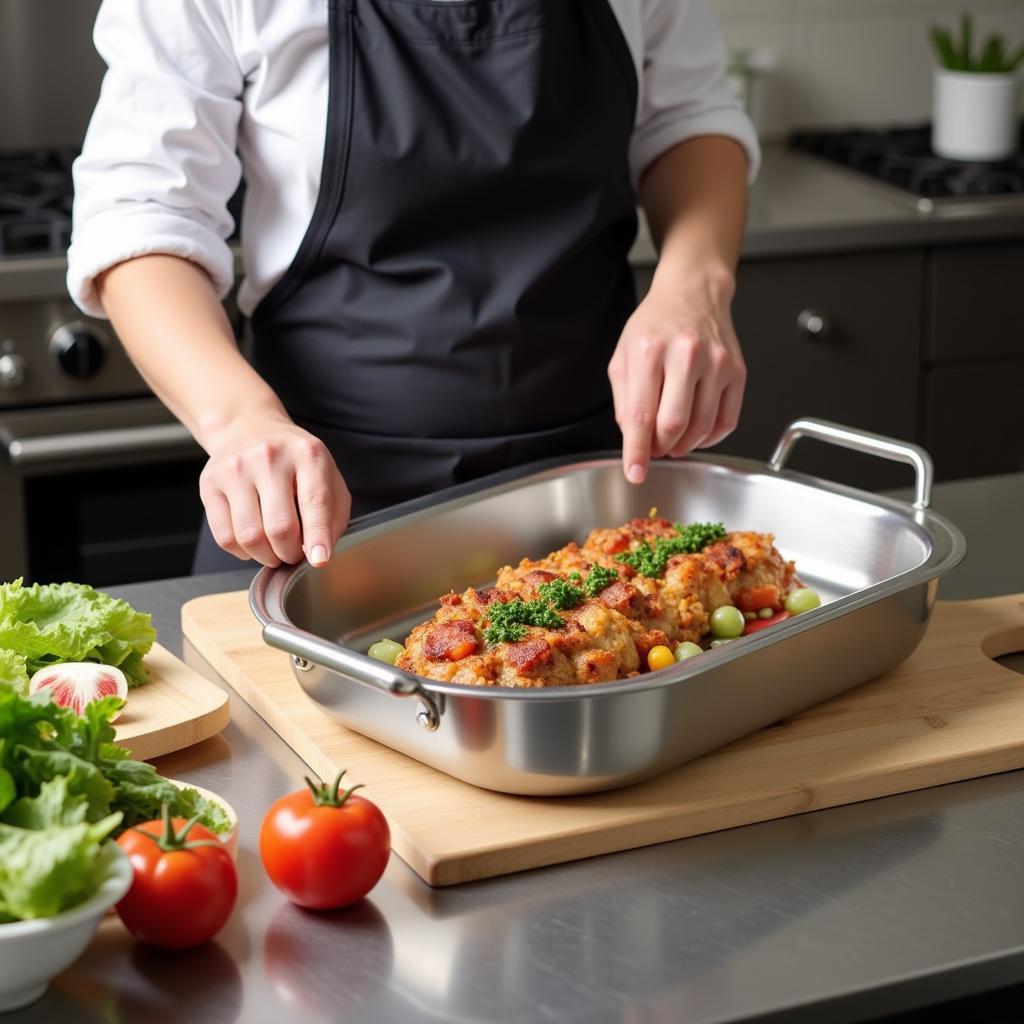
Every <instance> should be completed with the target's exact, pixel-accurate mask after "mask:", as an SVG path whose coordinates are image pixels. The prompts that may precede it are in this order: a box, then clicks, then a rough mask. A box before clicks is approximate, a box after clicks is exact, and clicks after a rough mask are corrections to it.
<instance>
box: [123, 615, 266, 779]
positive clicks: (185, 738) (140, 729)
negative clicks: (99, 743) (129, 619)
mask: <svg viewBox="0 0 1024 1024" xmlns="http://www.w3.org/2000/svg"><path fill="white" fill-rule="evenodd" d="M257 633H258V631H257ZM146 667H147V668H148V669H149V682H148V683H145V684H144V685H142V686H136V687H134V688H133V689H131V690H129V691H128V700H127V702H126V703H125V706H124V710H123V711H122V712H121V714H120V717H119V718H118V719H117V721H116V722H115V723H114V728H115V730H116V732H117V737H116V738H117V742H118V743H120V744H121V746H123V747H127V748H128V749H129V750H130V751H131V752H132V757H134V758H135V759H136V760H138V761H148V760H150V759H151V758H154V757H159V756H160V755H161V754H169V753H170V752H171V751H172V750H181V748H182V747H189V746H191V745H192V744H193V743H198V742H199V741H200V740H205V739H209V737H211V736H213V735H214V734H215V733H218V732H220V731H221V729H223V728H224V727H225V726H226V725H227V724H228V719H229V717H230V715H229V710H228V695H227V694H226V693H225V692H224V691H223V690H222V689H221V688H220V687H219V686H215V685H214V684H213V683H211V682H210V681H209V680H208V679H206V678H204V677H203V676H201V675H200V674H199V673H198V672H196V671H194V670H193V669H190V668H189V667H188V665H186V664H185V663H184V662H183V661H180V660H179V659H178V658H176V657H175V656H174V655H173V654H171V652H170V651H168V650H167V649H166V648H165V647H161V646H160V644H153V649H152V650H151V651H150V652H149V654H147V655H146Z"/></svg>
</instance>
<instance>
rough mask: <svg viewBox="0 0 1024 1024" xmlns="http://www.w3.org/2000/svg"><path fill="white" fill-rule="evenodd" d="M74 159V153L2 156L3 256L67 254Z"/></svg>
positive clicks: (49, 151) (50, 151) (0, 239)
mask: <svg viewBox="0 0 1024 1024" xmlns="http://www.w3.org/2000/svg"><path fill="white" fill-rule="evenodd" d="M75 156H76V153H75V151H74V150H73V149H70V148H63V149H40V150H25V151H19V152H0V256H28V255H59V254H63V253H64V252H65V251H66V250H67V247H68V240H69V238H70V236H71V200H72V194H73V186H72V183H71V164H72V161H73V160H74V158H75Z"/></svg>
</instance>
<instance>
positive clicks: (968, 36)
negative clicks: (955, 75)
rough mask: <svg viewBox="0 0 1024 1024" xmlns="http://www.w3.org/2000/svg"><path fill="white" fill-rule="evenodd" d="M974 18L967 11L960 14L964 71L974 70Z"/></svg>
mask: <svg viewBox="0 0 1024 1024" xmlns="http://www.w3.org/2000/svg"><path fill="white" fill-rule="evenodd" d="M973 35H974V18H973V17H972V16H971V15H970V13H968V12H967V11H965V12H964V13H963V14H961V15H960V66H961V68H962V69H963V70H964V71H970V70H972V65H971V47H972V45H973V38H972V37H973Z"/></svg>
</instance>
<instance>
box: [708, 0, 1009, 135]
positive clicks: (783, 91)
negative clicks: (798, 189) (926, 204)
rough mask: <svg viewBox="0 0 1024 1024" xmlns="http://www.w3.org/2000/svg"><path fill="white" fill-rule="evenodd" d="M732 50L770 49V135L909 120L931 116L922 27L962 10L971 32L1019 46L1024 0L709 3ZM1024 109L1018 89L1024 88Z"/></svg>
mask: <svg viewBox="0 0 1024 1024" xmlns="http://www.w3.org/2000/svg"><path fill="white" fill-rule="evenodd" d="M712 3H713V5H714V7H715V9H716V11H717V13H718V17H719V19H720V20H721V22H722V28H723V30H724V32H725V37H726V40H727V42H728V43H729V45H730V47H731V48H733V49H744V50H757V51H764V50H767V51H770V52H771V53H772V55H773V56H774V64H775V70H774V71H773V72H771V73H770V74H768V75H767V76H766V77H764V78H763V79H762V80H761V85H760V88H761V99H760V103H759V104H758V115H759V116H758V121H759V127H760V129H761V132H762V135H764V136H765V137H766V138H775V137H779V136H782V135H785V134H786V133H787V132H788V131H789V130H790V129H792V128H795V127H816V126H830V125H834V126H838V127H848V126H850V125H855V124H869V125H877V124H897V123H904V124H910V123H913V122H916V121H926V120H928V119H929V117H930V116H931V81H932V70H933V68H934V66H935V59H934V55H933V52H932V49H931V45H930V43H929V41H928V27H929V25H931V24H932V23H933V22H936V21H941V22H945V23H946V24H948V25H950V26H952V25H953V24H954V23H955V21H956V20H957V17H958V15H959V13H960V12H961V11H965V10H967V11H971V12H972V13H973V14H974V17H975V33H976V35H982V36H983V35H985V34H987V33H989V32H993V31H1000V32H1003V33H1004V34H1005V35H1006V36H1007V41H1008V43H1009V44H1010V45H1011V46H1018V45H1020V44H1021V43H1024V0H712ZM1021 112H1022V113H1024V88H1022V90H1021Z"/></svg>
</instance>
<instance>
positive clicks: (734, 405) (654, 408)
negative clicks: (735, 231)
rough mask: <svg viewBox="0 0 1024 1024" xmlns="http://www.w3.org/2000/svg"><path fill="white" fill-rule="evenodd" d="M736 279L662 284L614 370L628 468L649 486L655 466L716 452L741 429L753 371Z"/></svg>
mask: <svg viewBox="0 0 1024 1024" xmlns="http://www.w3.org/2000/svg"><path fill="white" fill-rule="evenodd" d="M732 292H733V282H732V277H731V275H719V276H718V277H717V278H715V279H711V278H710V277H707V276H704V275H696V276H694V277H688V278H685V279H681V278H680V277H676V278H675V279H674V280H672V281H670V282H669V283H667V284H666V283H665V282H664V281H662V280H659V279H658V277H657V276H655V279H654V283H653V284H652V286H651V290H650V292H648V294H647V296H646V297H645V298H644V300H643V301H642V302H641V303H640V305H639V306H637V308H636V310H635V311H634V313H633V315H632V316H631V317H630V318H629V320H628V321H627V323H626V326H625V328H624V329H623V331H622V336H621V337H620V339H619V343H618V345H617V346H616V348H615V352H614V354H613V355H612V358H611V362H610V363H609V364H608V377H609V379H610V380H611V385H612V397H613V400H614V403H615V419H616V422H617V423H618V424H619V428H620V429H621V430H622V466H623V470H624V471H625V474H626V478H627V479H628V480H629V481H630V482H631V483H635V484H638V483H642V482H643V480H644V479H645V477H646V476H647V468H648V465H649V463H650V460H651V458H658V457H660V456H664V455H669V456H671V457H673V458H678V457H680V456H682V455H686V454H687V453H688V452H690V451H693V449H694V448H710V447H711V446H712V445H715V444H718V442H719V441H721V440H722V439H723V438H725V437H727V436H728V435H729V434H730V433H732V431H733V430H734V429H735V428H736V423H737V421H738V419H739V414H740V406H741V404H742V402H743V388H744V385H745V383H746V376H747V370H746V366H745V365H744V362H743V356H742V354H741V353H740V346H739V341H738V340H737V338H736V332H735V330H734V329H733V326H732V317H731V316H730V314H729V304H730V302H731V300H732Z"/></svg>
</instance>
